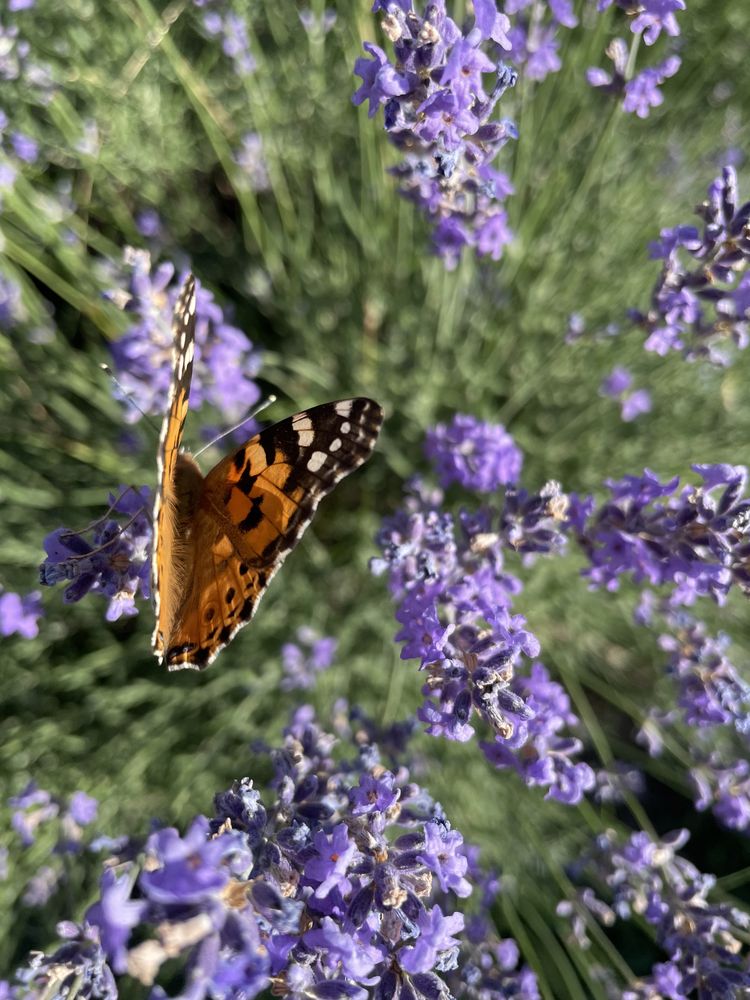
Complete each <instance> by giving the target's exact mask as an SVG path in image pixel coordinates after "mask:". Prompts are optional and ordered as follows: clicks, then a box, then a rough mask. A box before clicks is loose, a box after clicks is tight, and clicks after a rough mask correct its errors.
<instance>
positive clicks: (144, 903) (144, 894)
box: [13, 706, 537, 1000]
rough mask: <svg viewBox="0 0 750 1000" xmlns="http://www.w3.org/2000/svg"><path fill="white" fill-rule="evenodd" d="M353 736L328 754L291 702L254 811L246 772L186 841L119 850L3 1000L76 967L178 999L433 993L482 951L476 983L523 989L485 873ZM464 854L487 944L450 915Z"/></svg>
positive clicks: (171, 838) (97, 984)
mask: <svg viewBox="0 0 750 1000" xmlns="http://www.w3.org/2000/svg"><path fill="white" fill-rule="evenodd" d="M351 738H352V743H350V744H349V748H348V752H349V754H350V758H349V759H347V760H345V761H343V762H340V763H337V762H336V761H334V759H333V757H332V755H331V751H332V747H333V745H334V743H335V742H336V741H335V739H334V737H333V736H332V735H330V734H328V733H325V732H323V731H322V730H321V729H320V728H319V726H318V725H317V724H316V722H315V719H314V716H313V713H312V710H311V709H310V708H309V707H307V706H304V707H303V708H301V709H299V710H298V711H297V712H296V713H295V714H294V716H293V719H292V723H291V725H290V726H289V728H288V729H287V731H286V735H285V740H284V744H283V746H282V747H281V748H280V749H278V750H274V751H268V753H269V757H270V761H271V764H272V766H273V769H274V773H275V777H274V779H273V781H272V788H273V790H274V792H273V797H272V799H269V801H268V803H267V805H266V806H264V805H263V804H262V802H261V797H260V795H259V793H258V791H257V790H256V789H255V788H254V787H253V784H252V781H250V779H244V780H243V781H242V782H238V783H236V784H235V785H234V786H233V787H232V788H231V789H230V790H229V791H227V792H225V793H223V794H222V795H218V796H217V797H216V800H215V810H216V815H215V817H214V819H213V820H211V821H209V820H207V819H205V818H203V817H198V818H197V819H196V820H195V821H194V822H193V824H192V825H191V826H190V828H189V829H188V831H187V833H186V834H185V835H184V836H181V835H180V833H179V832H178V831H177V830H175V829H172V828H166V829H158V830H156V831H155V832H153V833H152V834H151V835H150V836H149V837H148V838H147V839H146V841H145V843H143V842H138V841H131V842H130V843H129V844H126V845H123V846H121V848H120V850H119V853H118V858H117V859H112V862H111V863H110V864H109V865H108V866H107V868H106V870H105V872H104V874H103V876H102V881H101V889H100V895H99V898H98V899H97V900H96V901H95V902H94V904H93V905H92V906H91V907H89V909H88V910H87V912H86V914H85V916H84V920H83V923H82V925H81V926H80V927H79V926H76V925H74V924H67V923H66V924H63V925H61V926H60V931H61V933H62V934H63V935H64V936H65V938H66V939H67V940H66V942H65V943H64V944H63V945H62V946H61V947H60V948H59V949H58V950H57V951H56V952H55V953H54V954H50V955H49V956H42V955H40V956H38V957H37V958H35V959H34V961H33V963H32V964H30V965H29V967H28V968H27V969H25V970H21V971H20V973H19V982H18V985H14V986H13V990H14V993H13V996H14V1000H22V998H23V1000H25V998H30V997H32V996H38V995H39V994H40V993H41V991H43V990H44V989H45V988H46V987H47V986H49V984H50V982H51V976H52V975H53V974H54V975H55V976H57V977H58V979H60V980H66V977H67V976H68V974H70V976H71V977H72V976H74V975H78V976H81V977H82V980H83V982H84V983H91V984H92V986H91V992H89V993H86V994H85V995H87V996H88V995H91V996H93V995H102V996H105V997H112V998H114V997H115V996H116V995H117V982H118V978H119V977H120V976H122V975H125V974H127V975H128V976H129V977H131V978H134V979H136V980H138V981H139V982H140V983H142V984H143V985H145V986H148V987H151V988H152V989H154V990H155V991H156V994H155V995H159V996H164V995H165V994H164V993H163V988H162V986H161V985H160V980H161V979H162V978H163V977H167V979H168V981H169V983H170V984H172V985H174V986H176V987H179V984H180V980H182V985H183V990H184V992H183V993H181V994H180V995H186V994H187V995H201V996H203V995H210V996H230V995H231V996H240V995H241V996H244V997H247V998H252V997H255V996H258V995H259V994H260V993H262V992H264V991H268V990H270V991H271V992H273V993H274V995H279V996H282V995H283V996H287V997H295V998H300V1000H316V998H317V1000H331V998H356V1000H367V997H380V998H381V1000H386V998H388V1000H392V998H403V1000H407V998H412V1000H416V998H422V1000H433V998H440V997H447V996H449V995H450V994H449V987H448V985H447V982H446V977H448V976H452V973H453V972H454V971H455V972H456V974H457V975H458V974H459V972H458V969H459V963H460V962H461V961H463V960H465V961H467V962H473V963H474V964H475V965H476V964H477V963H478V962H479V961H480V950H481V949H485V951H486V950H487V949H488V948H490V947H493V946H494V947H495V948H496V952H495V953H494V954H493V956H492V963H491V964H492V970H490V968H489V965H490V962H489V961H487V960H484V961H483V966H484V968H485V969H486V972H487V975H488V976H489V975H490V974H491V973H492V974H494V975H502V977H503V978H504V980H505V981H506V982H507V984H508V986H510V985H511V984H513V983H516V982H521V981H523V982H525V985H526V988H527V989H528V994H527V995H528V996H529V997H530V998H531V997H536V995H537V994H536V993H534V992H533V987H534V986H535V981H534V979H533V975H532V974H531V973H530V972H529V970H528V969H525V968H522V969H519V970H517V969H516V966H517V964H518V949H517V947H515V943H514V942H512V941H506V942H499V940H497V939H495V940H496V941H497V944H496V945H493V944H492V939H491V936H490V934H489V927H490V924H489V906H490V905H491V900H492V899H493V898H494V895H495V894H496V892H497V880H496V879H494V880H492V879H490V878H488V877H484V876H482V874H481V872H480V871H479V869H478V868H477V866H476V857H475V852H474V851H471V850H470V849H469V848H467V847H466V845H465V844H464V843H463V838H462V837H461V835H460V833H458V831H456V830H454V829H452V828H451V827H450V824H449V823H448V821H447V819H446V818H445V815H444V813H443V810H442V809H441V807H440V805H439V804H438V803H436V802H434V801H433V800H432V799H431V798H430V796H429V794H428V793H427V792H426V791H425V790H424V789H422V788H420V787H419V786H418V785H416V784H415V783H414V782H413V781H411V780H410V776H409V772H408V770H407V768H406V767H405V766H404V765H403V764H400V765H399V766H398V768H397V771H389V770H387V769H386V768H385V767H383V766H382V764H380V763H379V762H378V756H379V754H378V748H377V747H376V746H374V745H367V744H363V743H362V730H361V729H359V730H358V733H357V735H356V736H355V735H354V733H353V732H352V733H351ZM470 859H471V861H470ZM470 864H471V875H472V878H477V879H478V880H480V881H482V879H484V881H485V883H486V885H487V887H488V889H489V886H490V885H492V886H493V889H492V893H491V894H490V893H489V892H485V893H483V896H484V897H485V898H484V899H483V902H482V910H481V912H482V915H483V916H482V919H483V920H485V921H486V925H485V926H486V927H487V928H488V933H487V935H485V937H486V938H487V939H488V940H486V941H485V942H484V943H483V944H478V943H477V942H476V941H475V940H473V939H472V938H471V937H469V936H468V935H467V934H466V933H465V929H464V925H465V919H464V916H463V914H462V913H460V912H457V909H456V900H457V897H464V896H467V895H468V894H469V893H470V892H471V885H470V883H469V881H468V879H467V878H466V877H465V876H466V874H467V873H468V872H469V868H470ZM482 958H483V959H488V958H489V953H487V954H485V952H482ZM173 960H178V961H177V962H175V961H173ZM162 969H164V972H163V973H162ZM66 981H67V980H66ZM71 981H72V979H71ZM96 989H100V991H101V992H100V994H97V993H95V992H94V991H95V990H96ZM196 991H197V992H196ZM521 995H524V994H521Z"/></svg>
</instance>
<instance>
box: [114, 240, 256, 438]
mask: <svg viewBox="0 0 750 1000" xmlns="http://www.w3.org/2000/svg"><path fill="white" fill-rule="evenodd" d="M125 264H126V267H125V271H126V278H125V279H124V281H127V282H128V283H129V290H128V292H126V293H122V292H113V293H112V298H113V299H114V300H115V301H117V302H118V303H123V304H124V309H125V312H126V313H127V314H128V315H132V317H133V320H134V322H133V325H132V327H131V328H130V329H129V330H128V331H127V332H126V333H125V334H124V335H123V336H122V337H120V338H119V340H117V341H115V342H114V343H113V345H112V358H113V361H114V366H115V371H116V374H117V377H118V379H119V380H120V382H121V383H122V385H123V387H124V388H125V389H126V390H127V391H128V392H129V393H130V394H131V395H132V397H133V399H134V400H135V401H136V403H137V404H138V406H139V407H140V409H141V410H142V411H143V412H145V413H149V414H158V415H161V414H162V413H163V412H164V401H165V399H166V398H167V394H168V391H169V384H170V381H171V377H172V341H173V337H172V311H173V308H174V303H175V300H176V298H177V295H178V293H179V287H180V283H178V282H173V280H172V279H173V278H174V266H173V265H172V264H171V263H164V264H160V265H159V267H158V268H156V270H153V271H152V268H151V258H150V255H149V254H148V253H146V252H144V251H130V252H129V253H128V254H127V256H126V262H125ZM196 317H197V319H196V330H195V344H196V352H195V353H196V364H195V367H194V368H193V379H192V383H191V388H190V405H191V408H192V409H193V410H195V409H198V408H199V407H200V406H201V405H202V404H203V403H204V402H207V403H209V404H210V405H211V406H213V407H215V408H216V409H217V410H218V411H219V412H220V413H221V415H222V417H223V418H224V420H225V421H226V423H227V424H230V423H233V422H235V421H237V420H239V419H240V418H241V417H242V416H243V415H244V414H245V413H247V411H248V410H249V409H250V408H251V407H252V406H254V405H255V403H257V402H258V400H259V398H260V390H259V388H258V386H257V384H256V382H255V381H254V378H255V376H256V375H257V374H258V371H259V370H260V358H259V356H258V354H257V353H256V352H255V351H254V348H253V345H252V343H251V342H250V341H249V340H248V339H247V337H246V336H245V334H244V333H243V332H242V331H241V330H239V329H238V328H237V327H235V326H232V325H231V324H230V323H228V322H227V321H226V318H225V316H224V312H223V310H222V309H221V307H220V306H219V305H218V303H216V302H214V299H213V294H212V293H211V292H210V291H209V290H208V289H206V288H204V287H202V286H201V285H200V284H198V285H197V300H196ZM125 414H126V419H127V420H129V421H131V422H136V421H138V420H139V419H140V418H141V414H140V412H139V411H138V410H137V409H135V407H133V406H128V408H127V409H126V411H125Z"/></svg>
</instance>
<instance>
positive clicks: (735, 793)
mask: <svg viewBox="0 0 750 1000" xmlns="http://www.w3.org/2000/svg"><path fill="white" fill-rule="evenodd" d="M696 756H697V755H696ZM689 776H690V780H691V781H692V783H693V788H694V791H695V808H696V809H697V810H698V812H704V811H705V810H706V809H711V810H712V812H713V813H714V815H715V816H716V818H717V819H718V820H719V822H720V823H721V824H722V825H723V826H726V827H728V828H729V829H730V830H739V831H741V832H745V833H746V832H748V830H750V763H749V762H748V761H747V759H746V758H744V757H742V758H740V759H738V760H733V761H727V760H726V759H725V757H724V755H723V754H721V753H719V752H718V751H714V752H712V753H709V754H707V755H706V756H705V759H704V760H703V761H700V762H698V763H696V765H695V766H694V767H692V768H691V769H690V772H689Z"/></svg>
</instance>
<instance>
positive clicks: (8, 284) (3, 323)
mask: <svg viewBox="0 0 750 1000" xmlns="http://www.w3.org/2000/svg"><path fill="white" fill-rule="evenodd" d="M0 169H1V168H0ZM23 315H24V313H23V304H22V302H21V289H20V288H19V287H18V283H17V282H16V281H14V280H13V278H11V277H10V276H9V275H6V274H3V273H2V272H0V330H2V331H3V332H4V333H7V332H8V331H10V330H11V329H13V327H14V326H16V324H17V323H18V322H19V321H20V320H21V319H22V318H23Z"/></svg>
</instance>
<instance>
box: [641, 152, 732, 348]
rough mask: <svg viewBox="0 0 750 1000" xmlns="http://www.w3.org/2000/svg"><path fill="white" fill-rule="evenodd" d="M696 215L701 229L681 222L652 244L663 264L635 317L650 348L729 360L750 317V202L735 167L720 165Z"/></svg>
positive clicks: (662, 233) (647, 346)
mask: <svg viewBox="0 0 750 1000" xmlns="http://www.w3.org/2000/svg"><path fill="white" fill-rule="evenodd" d="M696 214H697V215H698V216H699V217H700V218H701V219H702V220H703V226H702V232H701V231H700V230H699V229H698V228H697V227H696V226H691V225H678V226H674V227H671V228H669V229H662V231H661V234H660V238H659V239H658V240H656V241H655V242H653V243H651V244H650V247H649V250H650V254H651V257H653V258H655V259H657V260H662V261H663V262H664V263H663V264H662V270H661V274H660V275H659V279H658V281H657V282H656V285H655V286H654V290H653V292H652V293H651V305H650V307H649V309H648V310H647V311H646V312H641V311H640V310H637V309H633V310H631V311H630V318H631V320H632V321H633V322H634V323H635V324H637V326H638V327H639V328H640V329H641V330H642V331H643V332H644V333H645V334H647V337H646V341H645V344H644V347H645V348H646V350H647V351H653V352H654V353H656V354H659V355H662V356H663V355H665V354H667V353H669V352H670V351H678V352H679V353H680V354H681V355H682V356H683V357H684V358H686V359H687V360H688V361H695V360H697V359H700V358H705V359H707V360H709V361H710V362H712V363H713V364H718V365H727V364H729V363H730V360H731V354H730V350H729V348H730V345H731V346H733V347H735V348H737V349H740V350H742V349H744V348H745V347H746V346H747V344H748V318H749V317H750V275H749V274H748V273H747V270H746V269H747V265H748V260H750V201H749V202H746V203H745V204H740V201H739V192H738V185H737V173H736V171H735V170H734V168H733V167H731V166H726V167H724V168H723V169H722V172H721V175H720V176H719V177H717V178H716V179H715V180H714V181H713V182H712V183H711V185H710V186H709V188H708V197H707V199H706V200H705V201H704V202H702V204H700V205H699V206H698V208H697V209H696ZM690 258H692V261H691V260H690Z"/></svg>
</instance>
